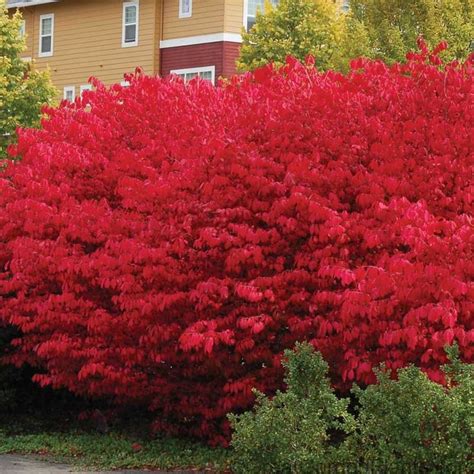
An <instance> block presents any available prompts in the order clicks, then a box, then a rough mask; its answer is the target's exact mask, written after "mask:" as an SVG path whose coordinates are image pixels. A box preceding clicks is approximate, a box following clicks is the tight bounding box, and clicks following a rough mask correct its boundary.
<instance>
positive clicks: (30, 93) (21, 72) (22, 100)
mask: <svg viewBox="0 0 474 474" xmlns="http://www.w3.org/2000/svg"><path fill="white" fill-rule="evenodd" d="M21 22H22V18H21V14H20V13H19V12H17V13H15V14H14V15H12V16H10V15H9V14H8V11H7V9H6V7H5V1H4V0H0V160H1V159H3V158H5V157H6V148H7V146H8V145H9V144H10V143H12V142H13V141H14V140H15V135H16V133H15V130H16V128H17V127H35V126H38V125H39V122H40V118H41V107H42V105H43V104H49V103H51V102H52V100H53V98H54V97H55V96H56V90H55V88H54V87H53V86H52V84H51V81H50V77H49V73H47V72H38V71H35V70H33V69H32V67H31V65H30V64H29V63H27V62H25V61H23V60H22V59H21V53H22V52H23V51H24V49H25V40H24V38H22V36H21V33H20V26H21Z"/></svg>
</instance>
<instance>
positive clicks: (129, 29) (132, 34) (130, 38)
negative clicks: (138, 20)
mask: <svg viewBox="0 0 474 474" xmlns="http://www.w3.org/2000/svg"><path fill="white" fill-rule="evenodd" d="M136 38H137V25H127V26H126V27H125V43H134V42H135V41H136Z"/></svg>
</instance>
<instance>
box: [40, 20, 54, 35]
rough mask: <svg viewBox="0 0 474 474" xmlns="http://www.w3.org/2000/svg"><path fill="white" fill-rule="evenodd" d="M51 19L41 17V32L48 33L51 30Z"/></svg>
mask: <svg viewBox="0 0 474 474" xmlns="http://www.w3.org/2000/svg"><path fill="white" fill-rule="evenodd" d="M52 26H53V20H52V19H51V18H43V20H41V34H42V35H50V34H51V31H52Z"/></svg>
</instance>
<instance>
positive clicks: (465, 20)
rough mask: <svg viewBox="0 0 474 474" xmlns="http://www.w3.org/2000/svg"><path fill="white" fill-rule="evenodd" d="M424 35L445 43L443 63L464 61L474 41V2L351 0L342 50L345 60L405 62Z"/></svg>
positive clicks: (431, 44)
mask: <svg viewBox="0 0 474 474" xmlns="http://www.w3.org/2000/svg"><path fill="white" fill-rule="evenodd" d="M420 35H421V36H423V38H424V39H425V41H426V43H427V44H428V46H429V47H431V48H433V47H435V46H436V45H437V44H439V43H440V42H441V41H447V43H448V49H447V50H446V51H445V52H444V53H443V54H442V58H443V59H444V60H452V59H461V60H462V59H464V58H466V57H467V56H468V54H469V53H470V52H471V45H472V41H473V40H474V0H410V1H409V2H408V1H400V0H351V1H350V13H349V15H348V16H347V24H346V29H345V33H344V36H343V41H342V44H341V49H342V50H343V55H344V56H345V57H346V58H353V57H358V56H366V57H369V58H374V59H382V60H384V61H385V62H387V63H393V62H396V61H404V59H405V56H406V53H407V51H411V50H416V49H417V45H416V40H417V38H418V37H419V36H420Z"/></svg>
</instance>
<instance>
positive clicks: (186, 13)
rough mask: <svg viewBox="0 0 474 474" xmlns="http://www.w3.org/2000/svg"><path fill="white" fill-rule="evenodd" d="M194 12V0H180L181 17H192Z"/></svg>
mask: <svg viewBox="0 0 474 474" xmlns="http://www.w3.org/2000/svg"><path fill="white" fill-rule="evenodd" d="M192 14H193V0H179V17H180V18H190V17H191V16H192Z"/></svg>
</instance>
